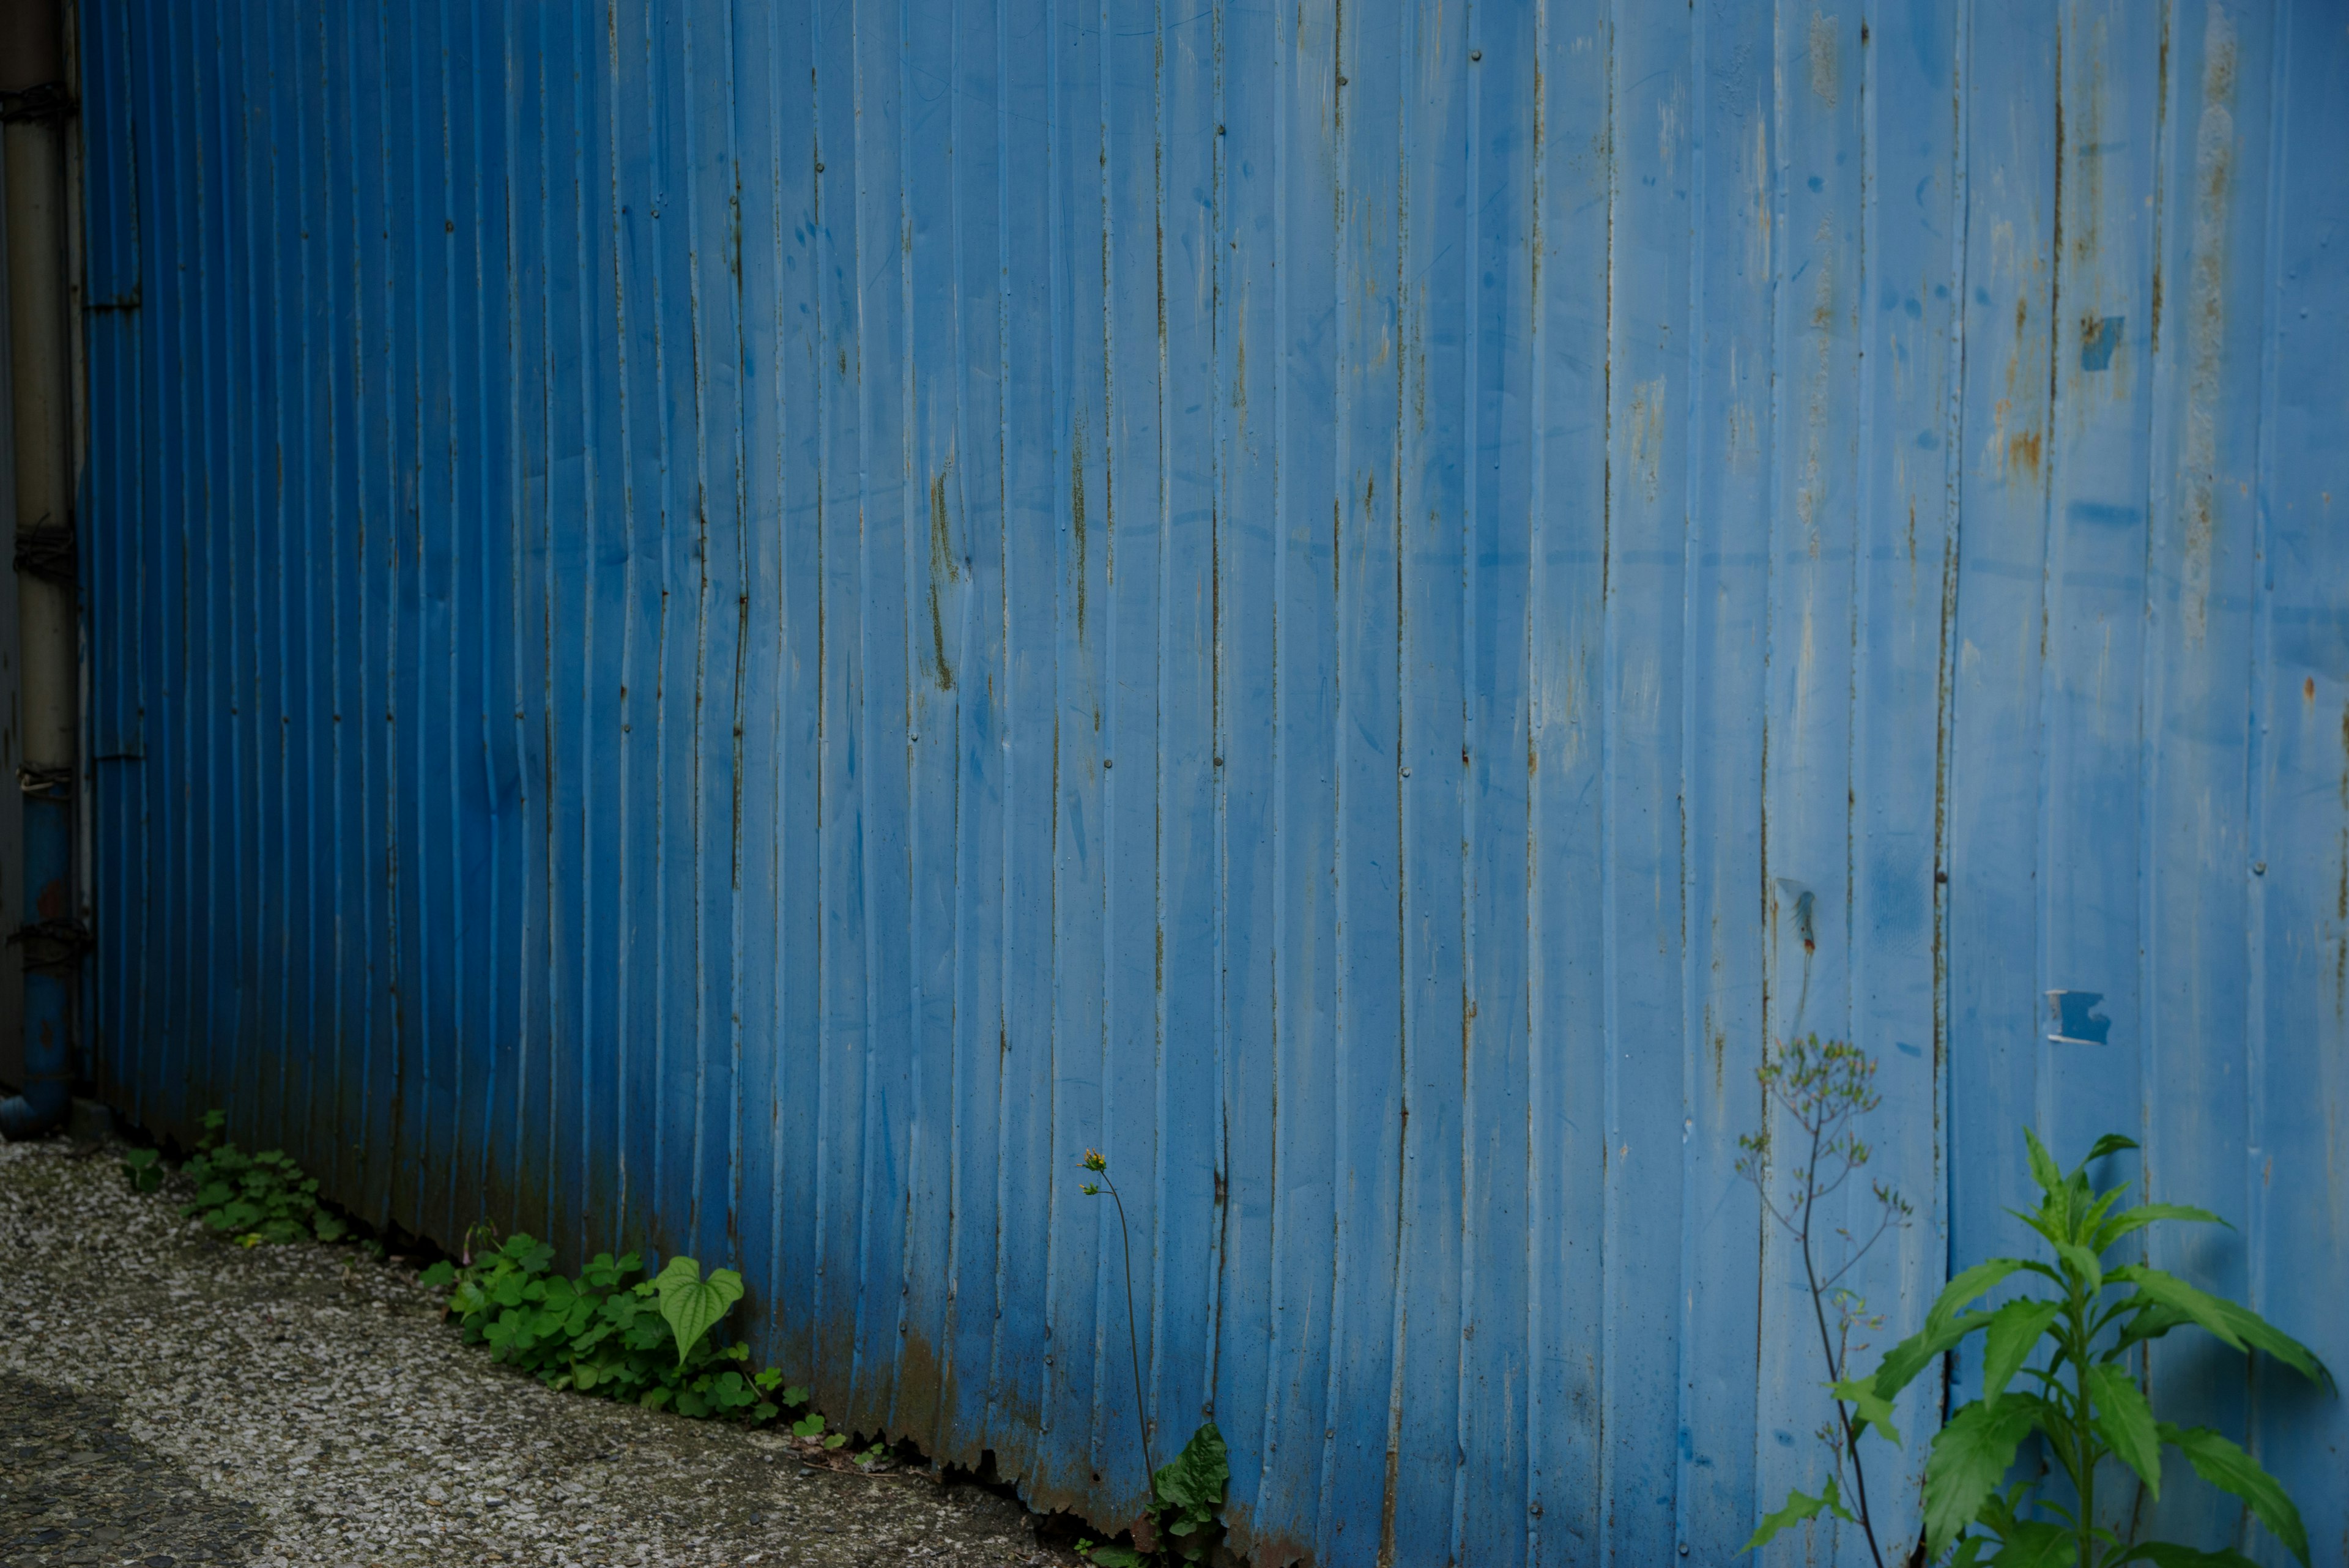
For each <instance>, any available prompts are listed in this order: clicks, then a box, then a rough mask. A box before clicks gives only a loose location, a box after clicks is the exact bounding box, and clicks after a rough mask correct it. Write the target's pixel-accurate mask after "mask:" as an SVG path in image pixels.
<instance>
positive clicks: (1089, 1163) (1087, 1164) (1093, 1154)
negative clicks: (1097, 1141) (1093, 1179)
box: [1084, 1148, 1109, 1170]
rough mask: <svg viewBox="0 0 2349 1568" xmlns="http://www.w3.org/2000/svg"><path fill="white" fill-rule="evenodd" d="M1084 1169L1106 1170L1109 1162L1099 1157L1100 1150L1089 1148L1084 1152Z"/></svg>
mask: <svg viewBox="0 0 2349 1568" xmlns="http://www.w3.org/2000/svg"><path fill="white" fill-rule="evenodd" d="M1084 1168H1086V1169H1087V1170H1107V1169H1108V1168H1109V1161H1107V1160H1105V1159H1103V1158H1102V1157H1101V1151H1100V1150H1098V1149H1091V1148H1089V1149H1087V1150H1085V1158H1084Z"/></svg>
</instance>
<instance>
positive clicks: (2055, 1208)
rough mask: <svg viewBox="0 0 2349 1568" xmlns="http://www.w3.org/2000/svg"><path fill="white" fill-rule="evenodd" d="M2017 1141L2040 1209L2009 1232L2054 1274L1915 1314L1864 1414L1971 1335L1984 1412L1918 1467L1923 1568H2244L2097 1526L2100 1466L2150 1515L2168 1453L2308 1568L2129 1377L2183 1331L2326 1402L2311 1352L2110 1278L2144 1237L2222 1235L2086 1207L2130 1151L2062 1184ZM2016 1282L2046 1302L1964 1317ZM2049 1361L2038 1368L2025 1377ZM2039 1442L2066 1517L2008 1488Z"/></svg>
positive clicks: (2197, 1303)
mask: <svg viewBox="0 0 2349 1568" xmlns="http://www.w3.org/2000/svg"><path fill="white" fill-rule="evenodd" d="M2023 1137H2024V1138H2025V1139H2026V1140H2027V1141H2028V1143H2029V1146H2030V1158H2031V1177H2032V1179H2033V1182H2035V1183H2036V1184H2037V1185H2038V1188H2039V1192H2040V1202H2039V1208H2038V1210H2037V1211H2036V1212H2034V1213H2031V1214H2023V1213H2020V1212H2019V1211H2018V1213H2017V1216H2016V1217H2017V1218H2018V1219H2020V1220H2023V1223H2024V1224H2026V1225H2028V1226H2030V1227H2031V1228H2032V1230H2033V1231H2036V1232H2038V1234H2039V1236H2040V1237H2041V1238H2042V1239H2043V1240H2044V1241H2045V1242H2046V1243H2047V1246H2048V1250H2049V1251H2050V1252H2051V1253H2052V1258H2050V1259H2047V1260H2040V1259H2025V1258H1993V1259H1992V1260H1991V1261H1989V1262H1984V1263H1978V1264H1976V1265H1975V1266H1974V1267H1972V1268H1971V1269H1968V1270H1966V1271H1965V1272H1963V1273H1961V1274H1960V1275H1959V1276H1958V1277H1957V1278H1956V1279H1954V1280H1952V1281H1951V1282H1950V1284H1949V1287H1948V1288H1947V1289H1946V1290H1944V1291H1943V1292H1942V1293H1941V1295H1940V1299H1939V1300H1938V1301H1936V1302H1935V1303H1933V1306H1932V1309H1931V1310H1930V1312H1928V1313H1927V1314H1926V1316H1925V1326H1924V1327H1923V1328H1922V1329H1920V1331H1919V1332H1918V1333H1917V1334H1915V1335H1913V1336H1911V1337H1910V1338H1909V1339H1907V1340H1904V1341H1902V1342H1901V1343H1900V1344H1899V1345H1895V1346H1894V1347H1893V1348H1892V1350H1891V1352H1890V1353H1889V1355H1886V1356H1885V1358H1884V1361H1883V1364H1882V1365H1881V1366H1878V1368H1877V1370H1876V1374H1875V1376H1874V1377H1873V1378H1872V1379H1871V1380H1870V1384H1871V1391H1872V1393H1873V1395H1874V1398H1873V1400H1872V1401H1866V1402H1863V1405H1862V1408H1863V1411H1864V1412H1865V1413H1866V1414H1865V1416H1864V1419H1866V1420H1868V1421H1871V1422H1876V1423H1878V1425H1879V1426H1880V1425H1881V1422H1882V1418H1883V1417H1885V1416H1887V1415H1889V1411H1890V1401H1891V1400H1892V1398H1893V1397H1895V1396H1897V1395H1898V1394H1899V1392H1900V1391H1901V1389H1903V1388H1905V1387H1907V1386H1908V1385H1909V1383H1910V1381H1912V1380H1913V1379H1914V1378H1916V1377H1917V1376H1918V1375H1919V1374H1920V1373H1922V1372H1924V1371H1925V1370H1926V1369H1927V1368H1929V1367H1930V1366H1934V1365H1935V1364H1937V1363H1938V1362H1940V1359H1941V1357H1942V1355H1945V1354H1946V1353H1948V1352H1949V1351H1951V1350H1952V1349H1954V1348H1955V1347H1956V1346H1957V1345H1958V1344H1959V1343H1960V1342H1961V1340H1963V1339H1965V1338H1966V1337H1968V1336H1969V1335H1971V1334H1976V1333H1980V1334H1982V1397H1980V1398H1977V1399H1974V1400H1972V1401H1971V1402H1969V1403H1968V1404H1966V1405H1964V1406H1963V1407H1960V1408H1959V1409H1958V1410H1957V1411H1955V1412H1954V1413H1953V1414H1952V1415H1951V1417H1950V1419H1949V1421H1948V1422H1947V1423H1946V1424H1945V1425H1944V1426H1943V1427H1942V1428H1941V1430H1940V1433H1939V1434H1938V1435H1937V1436H1936V1437H1935V1438H1934V1439H1933V1446H1932V1449H1931V1451H1930V1455H1929V1456H1928V1458H1927V1460H1926V1465H1925V1542H1924V1544H1925V1549H1926V1555H1927V1560H1928V1561H1930V1562H1939V1561H1940V1559H1941V1555H1942V1553H1943V1552H1951V1558H1950V1561H1951V1563H1952V1564H1953V1565H1954V1568H1976V1565H1981V1564H1997V1565H1999V1568H2061V1565H2064V1564H2072V1565H2075V1568H2119V1565H2120V1564H2122V1563H2152V1564H2154V1565H2155V1568H2253V1565H2252V1563H2251V1559H2249V1558H2248V1557H2245V1556H2244V1555H2243V1554H2242V1553H2240V1552H2236V1551H2234V1550H2232V1549H2230V1548H2222V1549H2220V1550H2219V1551H2216V1552H2205V1551H2201V1550H2199V1549H2196V1548H2193V1547H2188V1546H2181V1545H2177V1544H2175V1543H2172V1542H2159V1541H2147V1542H2130V1541H2128V1540H2126V1539H2124V1538H2122V1537H2120V1536H2118V1535H2116V1533H2115V1532H2113V1531H2111V1530H2109V1529H2106V1527H2104V1526H2102V1525H2100V1524H2098V1523H2097V1522H2096V1485H2097V1480H2098V1478H2099V1472H2100V1471H2101V1470H2104V1469H2106V1468H2107V1466H2108V1461H2113V1462H2116V1463H2117V1464H2118V1465H2120V1466H2125V1467H2126V1468H2127V1469H2128V1470H2131V1471H2134V1472H2135V1473H2136V1476H2137V1480H2138V1481H2139V1482H2140V1483H2141V1484H2142V1485H2143V1486H2144V1488H2145V1490H2146V1491H2147V1494H2149V1495H2150V1496H2152V1497H2155V1498H2158V1497H2159V1496H2160V1495H2161V1450H2162V1449H2165V1448H2173V1449H2177V1450H2178V1452H2179V1453H2181V1454H2183V1455H2184V1456H2185V1458H2186V1461H2187V1463H2188V1464H2189V1465H2191V1466H2192V1467H2193V1469H2194V1472H2195V1473H2196V1474H2197V1475H2199V1476H2200V1477H2201V1478H2202V1479H2203V1480H2206V1481H2209V1482H2211V1483H2212V1484H2214V1485H2216V1486H2219V1487H2220V1488H2223V1489H2224V1490H2227V1491H2229V1492H2230V1493H2232V1494H2233V1495H2234V1496H2235V1497H2237V1498H2239V1499H2240V1500H2241V1501H2242V1503H2243V1505H2244V1507H2245V1508H2246V1509H2248V1510H2249V1511H2250V1512H2251V1517H2252V1518H2254V1519H2257V1520H2258V1521H2260V1523H2261V1525H2263V1526H2265V1527H2266V1529H2267V1531H2268V1532H2269V1533H2270V1534H2271V1535H2273V1536H2274V1537H2275V1538H2276V1539H2277V1540H2278V1541H2280V1542H2282V1543H2283V1545H2284V1548H2285V1550H2287V1551H2289V1552H2291V1553H2292V1555H2293V1556H2294V1557H2296V1558H2298V1559H2299V1560H2300V1562H2301V1563H2302V1564H2306V1563H2307V1562H2308V1560H2309V1558H2308V1533H2307V1531H2306V1530H2305V1529H2304V1528H2303V1526H2302V1523H2301V1519H2300V1511H2299V1510H2298V1509H2296V1508H2295V1507H2293V1506H2292V1499H2291V1498H2290V1497H2288V1496H2286V1495H2285V1493H2284V1490H2283V1488H2282V1486H2281V1485H2279V1484H2278V1483H2277V1481H2276V1480H2275V1478H2274V1477H2273V1476H2271V1475H2269V1474H2268V1473H2267V1471H2266V1470H2265V1469H2261V1466H2260V1464H2259V1462H2258V1461H2257V1460H2255V1459H2252V1458H2251V1456H2250V1455H2249V1454H2247V1453H2245V1452H2244V1451H2243V1450H2242V1449H2240V1448H2238V1447H2237V1446H2236V1445H2235V1444H2234V1443H2233V1442H2231V1441H2230V1440H2229V1439H2228V1438H2224V1437H2222V1436H2220V1434H2219V1433H2217V1432H2215V1431H2212V1430H2211V1429H2209V1428H2207V1427H2178V1426H2174V1425H2172V1424H2171V1423H2169V1422H2168V1421H2162V1420H2158V1419H2156V1418H2155V1417H2154V1413H2153V1407H2152V1406H2151V1404H2150V1402H2149V1401H2148V1400H2147V1397H2146V1395H2145V1391H2144V1389H2143V1387H2142V1386H2140V1385H2139V1383H2138V1373H2137V1366H2136V1361H2137V1355H2138V1354H2139V1351H2138V1347H2139V1346H2140V1345H2144V1344H2146V1343H2147V1341H2150V1340H2155V1339H2158V1338H2160V1337H2162V1336H2163V1335H2165V1334H2169V1333H2170V1332H2172V1331H2173V1330H2176V1329H2179V1328H2185V1327H2189V1326H2191V1327H2195V1328H2199V1329H2201V1330H2202V1331H2203V1332H2205V1333H2207V1334H2210V1335H2211V1336H2213V1337H2214V1338H2216V1339H2217V1340H2218V1341H2219V1342H2220V1344H2222V1345H2226V1346H2227V1347H2228V1348H2230V1349H2231V1350H2235V1351H2239V1352H2241V1353H2242V1354H2243V1355H2250V1354H2251V1352H2253V1351H2263V1352H2265V1353H2266V1354H2267V1355H2269V1356H2271V1358H2273V1359H2274V1360H2277V1361H2280V1362H2282V1363H2283V1364H2284V1365H2285V1366H2289V1367H2291V1368H2292V1370H2293V1371H2295V1372H2297V1373H2299V1374H2300V1375H2301V1376H2303V1377H2306V1378H2308V1379H2310V1380H2311V1381H2313V1382H2314V1383H2316V1384H2318V1385H2319V1386H2322V1387H2324V1388H2327V1389H2331V1388H2332V1387H2333V1375H2332V1374H2331V1373H2330V1372H2328V1371H2326V1370H2325V1368H2324V1366H2323V1363H2322V1362H2320V1361H2318V1360H2317V1358H2316V1357H2315V1355H2313V1354H2312V1353H2311V1352H2310V1350H2309V1348H2308V1347H2307V1346H2306V1345H2302V1344H2301V1343H2300V1342H2299V1341H2298V1340H2296V1339H2294V1338H2292V1336H2291V1335H2290V1334H2284V1333H2282V1331H2280V1330H2278V1329H2276V1328H2273V1327H2271V1326H2270V1325H2269V1324H2267V1323H2266V1322H2265V1321H2263V1320H2262V1319H2261V1317H2260V1316H2259V1315H2258V1314H2255V1313H2253V1312H2251V1310H2250V1309H2249V1308H2248V1307H2243V1306H2239V1305H2237V1304H2236V1303H2233V1302H2230V1301H2227V1300H2224V1299H2223V1298H2221V1297H2219V1296H2214V1295H2210V1294H2208V1293H2205V1292H2203V1291H2201V1290H2199V1289H2197V1288H2196V1287H2195V1286H2193V1285H2190V1284H2189V1283H2187V1282H2185V1281H2184V1280H2181V1279H2179V1278H2178V1277H2177V1276H2176V1275H2174V1274H2168V1273H2164V1272H2162V1271H2160V1270H2159V1269H2155V1268H2150V1267H2147V1266H2146V1265H2144V1264H2142V1263H2127V1262H2125V1263H2120V1264H2116V1265H2114V1266H2112V1267H2106V1263H2105V1259H2106V1255H2107V1254H2108V1253H2110V1252H2111V1251H2112V1250H2113V1249H2114V1248H2115V1247H2116V1246H2118V1245H2119V1244H2120V1243H2121V1242H2122V1241H2125V1240H2127V1238H2128V1237H2130V1236H2133V1235H2135V1234H2136V1233H2137V1231H2142V1230H2144V1229H2145V1228H2146V1227H2147V1226H2148V1225H2152V1224H2155V1223H2158V1222H2160V1221H2164V1220H2178V1221H2184V1222H2187V1223H2190V1224H2205V1225H2208V1224H2224V1223H2225V1221H2224V1220H2220V1218H2219V1217H2218V1216H2217V1215H2215V1214H2212V1213H2209V1212H2208V1211H2207V1210H2200V1209H2192V1208H2189V1207H2187V1206H2185V1205H2183V1204H2178V1203H2140V1204H2138V1205H2137V1206H2136V1207H2134V1208H2130V1209H2122V1208H2120V1207H2118V1205H2119V1202H2120V1199H2121V1196H2122V1194H2123V1193H2125V1192H2126V1191H2127V1188H2128V1184H2127V1183H2126V1182H2123V1183H2122V1184H2120V1185H2119V1186H2116V1187H2113V1188H2109V1189H2106V1190H2104V1191H2102V1192H2099V1191H2097V1190H2095V1187H2094V1185H2093V1184H2092V1183H2091V1182H2090V1181H2089V1179H2088V1174H2087V1172H2088V1167H2089V1166H2090V1165H2092V1164H2094V1163H2095V1161H2097V1160H2099V1159H2102V1158H2105V1157H2106V1156H2107V1155H2113V1154H2118V1153H2121V1152H2123V1151H2125V1150H2129V1149H2134V1148H2136V1147H2137V1145H2136V1144H2135V1143H2134V1142H2132V1141H2131V1140H2129V1139H2128V1138H2125V1137H2119V1136H2117V1135H2107V1136H2106V1137H2101V1138H2099V1139H2097V1140H2096V1144H2095V1147H2093V1148H2091V1149H2090V1150H2089V1151H2088V1157H2087V1158H2086V1159H2084V1160H2082V1161H2081V1162H2080V1163H2079V1164H2078V1165H2077V1166H2075V1167H2074V1168H2072V1169H2071V1170H2070V1171H2069V1172H2065V1171H2063V1170H2060V1169H2059V1168H2057V1167H2056V1164H2055V1162H2054V1159H2052V1158H2049V1156H2048V1153H2047V1150H2046V1149H2045V1148H2044V1147H2042V1146H2041V1144H2040V1142H2039V1138H2038V1137H2037V1135H2036V1134H2033V1133H2032V1132H2031V1131H2029V1129H2027V1128H2026V1129H2025V1131H2024V1133H2023ZM2018 1274H2019V1275H2024V1276H2027V1277H2028V1278H2027V1280H2026V1282H2029V1281H2030V1280H2036V1281H2037V1282H2040V1284H2041V1289H2042V1293H2039V1294H2033V1295H2024V1296H2020V1297H2017V1298H2016V1299H2014V1300H2013V1301H2010V1302H2007V1303H2004V1304H2002V1305H2001V1306H1999V1307H1997V1308H1995V1309H1992V1310H1989V1311H1968V1310H1966V1309H1967V1308H1969V1307H1971V1306H1972V1304H1973V1303H1975V1302H1977V1301H1979V1300H1981V1299H1982V1297H1983V1296H1984V1295H1986V1294H1988V1293H1990V1292H1991V1291H1992V1289H1994V1288H1996V1287H1997V1286H1998V1285H2000V1284H2001V1283H2002V1282H2005V1281H2006V1280H2008V1279H2010V1278H2012V1277H2013V1276H2015V1275H2018ZM2043 1345H2044V1347H2045V1349H2046V1351H2047V1355H2046V1357H2045V1360H2044V1362H2043V1363H2042V1364H2040V1365H2036V1366H2033V1365H2031V1362H2032V1360H2033V1355H2034V1353H2035V1352H2036V1351H2038V1350H2039V1349H2040V1348H2041V1347H2042V1346H2043ZM2033 1432H2037V1433H2040V1434H2041V1435H2042V1436H2043V1437H2044V1438H2045V1439H2046V1447H2047V1452H2048V1455H2049V1458H2050V1459H2051V1460H2052V1461H2053V1463H2054V1467H2055V1469H2057V1470H2058V1471H2059V1472H2060V1473H2061V1474H2062V1476H2063V1478H2064V1480H2067V1481H2068V1482H2069V1483H2070V1485H2071V1499H2072V1501H2071V1503H2070V1505H2069V1506H2066V1505H2065V1504H2064V1502H2063V1501H2059V1500H2058V1499H2057V1498H2055V1497H2051V1496H2049V1495H2048V1494H2047V1492H2046V1490H2044V1487H2043V1485H2042V1483H2041V1482H2040V1481H2038V1480H2032V1479H2026V1480H2019V1481H2013V1482H2008V1481H2007V1480H2006V1477H2007V1472H2008V1470H2009V1469H2011V1468H2012V1467H2013V1463H2014V1458H2015V1453H2016V1451H2017V1450H2018V1449H2020V1448H2021V1446H2022V1444H2023V1439H2024V1438H2027V1437H2029V1436H2030V1435H2031V1434H2032V1433H2033ZM1887 1436H1891V1434H1890V1432H1889V1429H1888V1430H1887ZM1894 1440H1896V1441H1897V1440H1898V1438H1895V1439H1894ZM2040 1515H2047V1516H2052V1517H2040ZM1952 1548H1954V1552H1952V1551H1951V1549H1952Z"/></svg>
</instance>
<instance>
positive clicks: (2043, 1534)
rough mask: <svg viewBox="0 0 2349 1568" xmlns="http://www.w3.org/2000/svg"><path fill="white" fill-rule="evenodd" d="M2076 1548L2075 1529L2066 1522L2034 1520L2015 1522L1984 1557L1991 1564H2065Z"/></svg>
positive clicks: (2018, 1567)
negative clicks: (2070, 1529) (2063, 1524)
mask: <svg viewBox="0 0 2349 1568" xmlns="http://www.w3.org/2000/svg"><path fill="white" fill-rule="evenodd" d="M2075 1550H2076V1548H2075V1543H2074V1542H2073V1540H2072V1536H2071V1532H2068V1531H2066V1530H2065V1529H2064V1527H2063V1526H2062V1525H2060V1524H2049V1523H2047V1522H2046V1521H2044V1520H2030V1521H2024V1522H2022V1523H2019V1524H2016V1525H2014V1526H2013V1529H2012V1530H2011V1531H2010V1532H2009V1533H2008V1534H2007V1536H2006V1538H2005V1539H2004V1540H2002V1541H2001V1542H1999V1543H1998V1548H1997V1550H1996V1551H1994V1552H1992V1553H1991V1554H1990V1555H1989V1556H1988V1557H1986V1558H1983V1559H1982V1561H1983V1562H1984V1563H1988V1564H1989V1565H1990V1568H2064V1564H2065V1563H2069V1562H2070V1561H2071V1559H2072V1554H2073V1552H2075Z"/></svg>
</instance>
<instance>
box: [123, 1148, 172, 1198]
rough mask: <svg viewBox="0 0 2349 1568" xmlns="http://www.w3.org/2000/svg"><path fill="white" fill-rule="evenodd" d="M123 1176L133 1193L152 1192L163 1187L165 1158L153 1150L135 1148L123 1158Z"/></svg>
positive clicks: (126, 1152) (128, 1151)
mask: <svg viewBox="0 0 2349 1568" xmlns="http://www.w3.org/2000/svg"><path fill="white" fill-rule="evenodd" d="M122 1174H123V1176H124V1177H125V1178H126V1179H128V1180H129V1183H130V1190H131V1191H133V1192H152V1191H154V1190H156V1189H158V1188H160V1187H161V1186H162V1185H163V1156H162V1154H161V1152H160V1151H159V1150H156V1149H151V1148H134V1149H129V1150H127V1151H125V1153H124V1154H123V1156H122Z"/></svg>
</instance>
